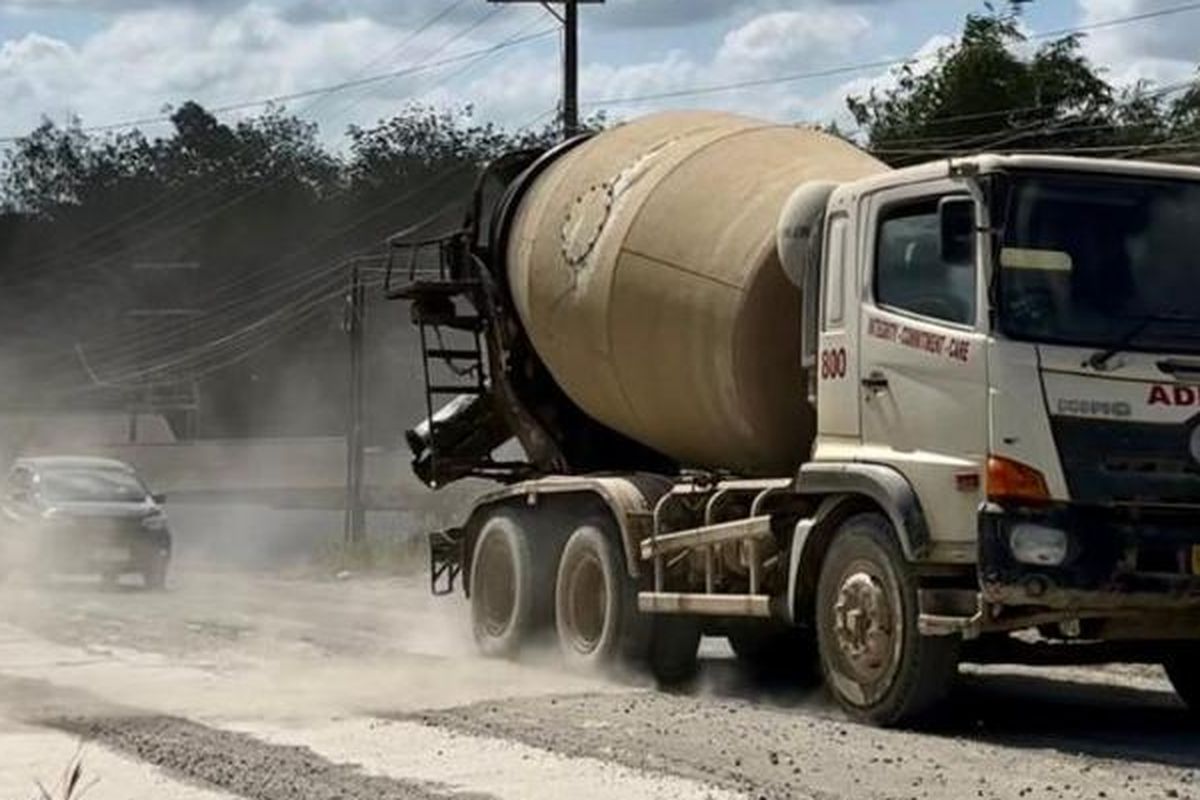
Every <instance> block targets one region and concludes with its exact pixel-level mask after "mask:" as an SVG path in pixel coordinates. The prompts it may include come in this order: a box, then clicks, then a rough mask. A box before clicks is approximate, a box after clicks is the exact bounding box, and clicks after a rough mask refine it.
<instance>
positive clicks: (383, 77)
mask: <svg viewBox="0 0 1200 800" xmlns="http://www.w3.org/2000/svg"><path fill="white" fill-rule="evenodd" d="M554 33H555V31H553V30H550V31H542V32H540V33H533V34H530V35H528V36H522V37H520V38H518V39H514V40H512V41H508V42H504V43H501V44H498V45H493V46H491V47H483V48H479V49H476V50H468V51H467V52H465V53H460V54H458V55H456V56H450V57H448V58H443V59H440V60H438V61H433V62H429V63H426V64H420V65H417V66H413V67H405V68H404V69H397V70H392V71H390V72H381V73H378V74H375V75H369V76H367V77H364V78H357V79H354V80H348V81H342V82H341V83H335V84H330V85H328V86H320V87H316V88H313V89H305V90H303V91H299V92H292V93H290V94H279V95H274V96H272V97H263V98H258V99H255V100H244V101H241V102H236V103H228V104H225V105H218V106H213V107H211V108H206V110H207V111H208V112H209V113H211V114H213V115H214V116H219V115H221V114H229V113H232V112H235V111H245V110H247V109H251V108H261V107H263V106H269V105H282V104H284V103H289V102H291V101H293V100H303V99H305V98H309V97H317V96H323V95H329V94H335V93H337V92H344V91H346V90H348V89H358V88H361V87H363V86H370V85H372V84H376V83H381V82H384V81H390V80H395V79H396V78H403V77H408V76H410V75H418V74H420V73H423V72H429V71H431V70H435V69H438V68H439V67H445V66H449V65H451V64H459V63H462V62H464V61H469V60H471V59H473V58H477V57H478V56H483V55H491V54H493V53H496V52H499V51H501V50H508V49H510V48H513V47H519V46H521V45H523V44H527V43H528V42H533V41H537V40H539V39H545V38H547V37H549V36H551V35H553V34H554ZM170 121H171V115H170V114H160V115H158V116H153V117H142V118H140V119H130V120H122V121H120V122H110V123H106V124H103V125H89V126H85V127H82V128H79V129H78V130H79V131H80V132H81V133H105V132H111V131H116V130H125V129H129V128H137V127H141V126H144V125H153V124H159V123H165V122H170ZM28 136H29V134H23V135H21V134H9V135H7V136H0V144H12V143H15V142H18V141H20V140H22V139H25V138H27V137H28Z"/></svg>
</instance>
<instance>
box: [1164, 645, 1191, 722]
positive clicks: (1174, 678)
mask: <svg viewBox="0 0 1200 800" xmlns="http://www.w3.org/2000/svg"><path fill="white" fill-rule="evenodd" d="M1163 669H1165V670H1166V672H1167V678H1169V679H1170V681H1171V686H1172V687H1174V689H1175V694H1177V695H1179V699H1180V700H1182V701H1183V702H1184V705H1186V706H1187V707H1188V710H1189V711H1190V712H1191V713H1192V714H1194V715H1200V646H1196V645H1190V644H1189V645H1185V646H1183V647H1181V648H1180V649H1179V651H1178V652H1176V653H1174V654H1173V655H1172V656H1171V657H1170V658H1168V659H1167V660H1166V661H1164V662H1163Z"/></svg>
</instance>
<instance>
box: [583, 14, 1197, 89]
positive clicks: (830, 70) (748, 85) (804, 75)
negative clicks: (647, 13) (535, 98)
mask: <svg viewBox="0 0 1200 800" xmlns="http://www.w3.org/2000/svg"><path fill="white" fill-rule="evenodd" d="M1197 10H1200V2H1194V3H1184V4H1182V5H1178V6H1171V7H1170V8H1163V9H1159V10H1157V11H1147V12H1144V13H1141V14H1132V15H1129V16H1124V17H1113V18H1112V19H1107V20H1102V21H1100V22H1094V23H1090V24H1087V25H1077V26H1075V27H1071V28H1060V29H1058V30H1052V31H1043V32H1040V33H1034V34H1031V35H1029V36H1028V37H1027V38H1028V39H1029V40H1032V41H1036V40H1039V39H1050V38H1061V37H1063V36H1072V35H1078V34H1080V33H1087V32H1088V31H1093V30H1100V29H1102V28H1112V27H1116V26H1119V25H1128V24H1132V23H1136V22H1144V21H1146V20H1150V19H1157V18H1160V17H1166V16H1171V15H1174V14H1183V13H1186V12H1189V11H1197ZM931 58H937V53H930V54H928V55H924V56H915V55H912V56H907V57H905V58H893V59H881V60H876V61H865V62H859V63H855V64H844V65H841V66H835V67H827V68H824V69H818V70H812V71H809V72H798V73H793V74H791V75H777V76H774V77H769V78H755V79H751V80H744V81H734V82H731V83H719V84H711V85H708V86H696V87H692V88H690V89H673V90H668V91H663V92H655V93H649V94H641V95H632V96H626V97H605V98H598V99H595V100H584V101H583V102H582V104H583V105H587V106H604V105H631V104H634V103H645V102H652V101H655V100H669V99H672V98H678V97H697V96H700V95H706V94H720V93H722V92H731V91H737V90H738V89H753V88H758V87H761V86H771V85H776V84H781V83H794V82H797V81H804V80H813V79H817V78H829V77H834V76H837V75H845V74H849V73H854V72H863V71H866V70H872V69H885V68H888V67H898V66H904V65H910V64H917V63H920V62H921V61H926V60H929V59H931Z"/></svg>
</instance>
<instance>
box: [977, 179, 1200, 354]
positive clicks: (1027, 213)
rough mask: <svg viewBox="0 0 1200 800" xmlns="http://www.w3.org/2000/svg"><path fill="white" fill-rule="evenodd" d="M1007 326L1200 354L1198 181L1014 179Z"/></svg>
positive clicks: (1037, 335)
mask: <svg viewBox="0 0 1200 800" xmlns="http://www.w3.org/2000/svg"><path fill="white" fill-rule="evenodd" d="M1006 205H1007V213H1006V220H1005V225H1004V234H1003V239H1002V242H1001V248H1000V252H999V263H1000V272H999V296H1000V314H1001V327H1002V329H1003V330H1004V331H1005V333H1007V334H1008V335H1010V336H1013V337H1015V338H1020V339H1032V340H1036V341H1043V342H1050V343H1060V344H1074V345H1083V346H1094V347H1098V348H1109V347H1121V348H1123V349H1132V350H1158V351H1182V352H1200V292H1198V291H1197V290H1196V287H1197V279H1198V278H1200V271H1198V270H1197V266H1198V264H1200V183H1190V182H1185V181H1178V180H1166V179H1143V178H1125V177H1121V176H1114V175H1065V174H1053V175H1024V176H1016V177H1014V178H1012V179H1011V192H1010V193H1009V201H1008V203H1007V204H1006Z"/></svg>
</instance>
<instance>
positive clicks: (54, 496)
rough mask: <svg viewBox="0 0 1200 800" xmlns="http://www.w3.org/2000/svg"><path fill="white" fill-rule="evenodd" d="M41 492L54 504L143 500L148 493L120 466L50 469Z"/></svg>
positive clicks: (42, 483)
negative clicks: (109, 467)
mask: <svg viewBox="0 0 1200 800" xmlns="http://www.w3.org/2000/svg"><path fill="white" fill-rule="evenodd" d="M38 491H39V493H40V494H41V495H42V497H43V498H44V499H46V500H48V501H50V502H52V503H71V502H76V503H82V502H141V501H142V500H145V499H146V497H147V495H148V494H149V492H147V491H146V487H145V486H143V485H142V483H141V481H139V480H138V479H137V477H136V476H134V475H133V474H131V473H129V472H123V471H121V470H117V469H55V470H49V471H46V472H43V473H42V474H41V476H40V480H39V481H38Z"/></svg>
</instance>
